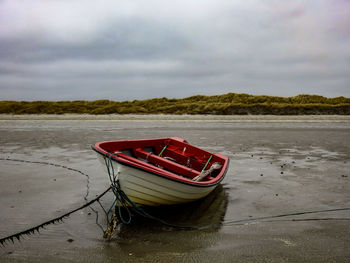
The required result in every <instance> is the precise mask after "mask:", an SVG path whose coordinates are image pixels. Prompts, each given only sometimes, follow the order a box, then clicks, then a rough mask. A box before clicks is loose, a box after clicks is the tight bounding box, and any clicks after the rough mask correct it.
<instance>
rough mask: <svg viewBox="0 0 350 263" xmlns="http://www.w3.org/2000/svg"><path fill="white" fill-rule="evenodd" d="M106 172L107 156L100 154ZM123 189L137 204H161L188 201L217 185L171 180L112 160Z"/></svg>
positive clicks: (203, 195) (200, 196) (203, 194)
mask: <svg viewBox="0 0 350 263" xmlns="http://www.w3.org/2000/svg"><path fill="white" fill-rule="evenodd" d="M98 157H99V159H100V161H101V163H102V165H103V166H104V168H105V170H106V172H107V168H106V165H105V158H106V157H104V156H101V155H100V154H98ZM112 162H113V167H114V170H115V173H118V179H119V184H120V188H121V190H123V191H124V192H125V194H126V195H127V196H128V197H129V198H130V200H131V201H133V202H134V203H135V204H137V205H146V206H159V205H173V204H181V203H188V202H191V201H195V200H198V199H200V198H203V197H205V196H207V195H208V194H209V193H210V192H212V191H213V190H214V189H215V187H216V186H217V185H212V186H198V185H190V184H185V183H181V182H178V181H174V180H169V179H166V178H163V177H160V176H158V175H155V174H152V173H148V172H145V171H143V170H140V169H135V168H133V167H130V166H126V165H123V164H120V163H117V162H116V161H114V160H112Z"/></svg>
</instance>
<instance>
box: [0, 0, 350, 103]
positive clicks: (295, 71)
mask: <svg viewBox="0 0 350 263" xmlns="http://www.w3.org/2000/svg"><path fill="white" fill-rule="evenodd" d="M349 17H350V3H349V2H348V1H342V0H338V1H332V2H329V1H325V0H324V1H317V3H315V2H312V1H289V2H285V1H283V2H281V1H275V0H270V1H263V2H262V1H257V0H251V1H244V2H242V1H224V0H220V1H198V2H197V1H194V2H191V3H188V2H187V1H179V2H177V3H176V4H175V3H173V4H171V5H170V4H169V3H165V1H156V0H153V1H147V2H144V1H99V2H98V3H96V2H95V1H87V0H86V1H85V0H84V1H49V2H48V1H29V0H28V1H16V0H11V1H1V2H0V91H1V98H0V99H3V100H7V99H11V100H39V99H40V100H73V99H101V98H108V99H114V100H132V99H144V98H152V97H163V96H166V97H186V96H191V95H194V94H208V95H212V94H221V93H226V92H245V93H251V94H267V95H280V96H293V95H297V94H300V93H312V94H321V95H325V96H331V97H333V96H350V89H349V83H350V74H348V72H350V48H349V46H350V33H349V30H348V29H349V28H350V19H348V18H349Z"/></svg>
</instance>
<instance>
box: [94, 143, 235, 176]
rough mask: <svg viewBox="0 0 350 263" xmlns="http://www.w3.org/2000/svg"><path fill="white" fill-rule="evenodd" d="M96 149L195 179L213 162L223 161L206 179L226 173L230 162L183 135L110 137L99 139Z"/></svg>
mask: <svg viewBox="0 0 350 263" xmlns="http://www.w3.org/2000/svg"><path fill="white" fill-rule="evenodd" d="M95 149H96V150H97V151H99V152H101V151H102V153H104V154H105V155H107V156H108V155H110V154H115V155H114V156H113V158H116V159H117V160H118V159H119V160H120V161H123V162H126V163H129V164H132V165H133V166H138V167H142V168H145V169H148V170H150V171H153V172H156V173H161V174H162V175H165V176H170V177H181V178H183V179H184V180H186V179H187V180H192V179H193V178H194V177H196V176H198V175H199V174H200V173H201V172H202V171H204V170H207V169H208V168H210V167H211V165H212V164H213V163H215V162H217V163H220V164H221V165H222V167H221V169H218V170H215V171H213V172H212V173H211V174H210V176H207V177H206V178H205V179H204V180H203V181H204V182H207V183H208V182H211V181H216V180H217V179H218V178H216V177H221V176H223V174H224V172H225V170H226V169H227V164H228V158H227V157H226V156H223V155H221V154H212V153H209V152H207V151H205V150H203V149H200V148H198V147H195V146H193V145H190V144H188V143H187V142H186V141H185V140H184V139H181V138H165V139H164V138H162V139H150V140H131V141H128V140H125V141H108V142H101V143H97V144H96V145H95ZM198 183H202V182H198Z"/></svg>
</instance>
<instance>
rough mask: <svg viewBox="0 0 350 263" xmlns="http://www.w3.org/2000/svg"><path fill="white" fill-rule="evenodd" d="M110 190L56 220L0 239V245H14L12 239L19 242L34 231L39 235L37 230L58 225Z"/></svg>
mask: <svg viewBox="0 0 350 263" xmlns="http://www.w3.org/2000/svg"><path fill="white" fill-rule="evenodd" d="M110 189H111V187H108V188H107V189H106V190H105V191H104V192H103V193H101V194H100V195H98V196H97V197H96V198H94V199H92V200H91V201H89V202H87V203H85V204H84V205H82V206H80V207H78V208H75V209H73V210H71V211H69V212H68V213H65V214H63V215H61V216H58V217H56V218H54V219H51V220H49V221H46V222H44V223H41V224H39V225H37V226H34V227H32V228H29V229H26V230H24V231H21V232H18V233H16V234H13V235H10V236H7V237H4V238H1V239H0V245H4V244H5V243H6V241H11V242H12V243H14V239H17V240H18V241H20V239H21V236H23V235H31V234H34V233H35V231H37V232H38V233H39V230H40V229H41V228H43V227H44V226H47V225H51V224H55V223H58V222H62V221H63V219H64V218H65V217H68V216H70V215H71V214H73V213H75V212H77V211H79V210H81V209H83V208H85V207H88V206H90V205H91V204H93V203H95V202H97V201H98V200H99V199H100V198H101V197H102V196H104V195H105V194H106V193H108V191H109V190H110Z"/></svg>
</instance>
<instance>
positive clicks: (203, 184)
mask: <svg viewBox="0 0 350 263" xmlns="http://www.w3.org/2000/svg"><path fill="white" fill-rule="evenodd" d="M91 148H92V149H93V150H94V151H95V152H97V153H99V154H101V155H102V156H105V157H106V158H112V159H113V161H115V162H117V163H120V164H122V165H125V166H128V167H131V168H134V169H138V170H141V171H144V172H147V173H150V174H153V175H156V176H159V177H162V178H164V179H167V180H171V181H174V182H178V183H181V184H186V185H191V186H196V187H212V186H215V185H217V184H219V183H220V182H221V181H222V180H223V179H224V177H225V175H226V173H227V170H228V167H229V159H227V163H226V164H224V167H223V168H222V169H224V172H223V174H222V175H221V176H220V179H218V180H217V181H215V182H213V183H208V182H197V181H191V180H190V179H185V178H179V179H177V178H174V177H173V174H172V173H170V172H169V176H166V175H164V174H166V172H167V171H164V170H162V173H163V174H160V173H157V172H156V171H155V170H156V168H157V167H154V168H153V167H147V166H148V165H147V164H146V163H145V165H143V167H142V166H139V165H140V164H138V165H135V164H137V163H136V162H132V161H129V160H127V159H124V158H123V157H120V156H118V154H113V153H107V152H105V151H103V150H100V149H97V148H96V147H95V146H94V145H92V146H91ZM111 155H112V156H111ZM123 159H124V160H123ZM158 169H159V168H158ZM179 177H180V176H179Z"/></svg>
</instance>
